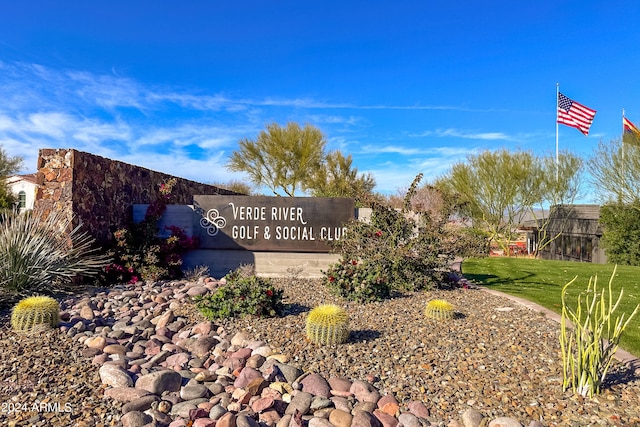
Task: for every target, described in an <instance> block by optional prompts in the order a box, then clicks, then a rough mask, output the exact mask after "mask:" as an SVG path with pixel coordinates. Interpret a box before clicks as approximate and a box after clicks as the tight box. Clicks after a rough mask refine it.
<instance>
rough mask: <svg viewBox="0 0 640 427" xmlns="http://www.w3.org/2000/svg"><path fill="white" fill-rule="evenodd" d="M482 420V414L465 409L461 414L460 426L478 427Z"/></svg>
mask: <svg viewBox="0 0 640 427" xmlns="http://www.w3.org/2000/svg"><path fill="white" fill-rule="evenodd" d="M483 418H484V417H483V416H482V414H481V413H480V412H478V411H476V410H475V409H467V410H466V411H464V412H463V413H462V425H464V427H480V424H481V423H482V419H483Z"/></svg>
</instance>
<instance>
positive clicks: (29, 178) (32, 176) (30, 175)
mask: <svg viewBox="0 0 640 427" xmlns="http://www.w3.org/2000/svg"><path fill="white" fill-rule="evenodd" d="M18 181H26V182H29V183H31V184H36V174H35V173H27V174H24V175H11V176H10V177H8V178H7V182H9V183H14V182H18Z"/></svg>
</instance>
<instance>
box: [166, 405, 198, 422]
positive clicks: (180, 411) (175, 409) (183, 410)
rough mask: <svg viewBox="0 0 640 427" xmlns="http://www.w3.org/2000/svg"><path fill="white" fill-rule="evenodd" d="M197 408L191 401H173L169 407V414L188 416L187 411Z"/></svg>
mask: <svg viewBox="0 0 640 427" xmlns="http://www.w3.org/2000/svg"><path fill="white" fill-rule="evenodd" d="M194 409H198V407H197V406H196V405H195V404H194V403H193V402H180V403H175V404H173V406H172V407H171V412H169V414H171V415H177V416H179V417H182V418H189V412H190V411H192V410H194Z"/></svg>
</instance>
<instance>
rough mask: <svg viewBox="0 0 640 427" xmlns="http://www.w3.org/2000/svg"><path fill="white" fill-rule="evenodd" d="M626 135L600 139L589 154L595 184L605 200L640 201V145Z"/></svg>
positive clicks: (621, 202) (635, 202)
mask: <svg viewBox="0 0 640 427" xmlns="http://www.w3.org/2000/svg"><path fill="white" fill-rule="evenodd" d="M628 141H635V140H630V139H627V138H625V140H624V141H623V140H621V139H617V140H613V141H609V142H607V143H605V142H600V144H598V147H597V148H596V149H595V150H594V152H593V155H592V156H591V157H590V158H589V161H588V166H589V172H590V174H591V177H592V183H593V187H594V188H595V190H596V192H597V193H598V196H599V198H600V199H601V200H602V201H604V202H605V203H609V202H613V203H618V204H623V205H637V204H639V202H640V145H636V144H633V143H628Z"/></svg>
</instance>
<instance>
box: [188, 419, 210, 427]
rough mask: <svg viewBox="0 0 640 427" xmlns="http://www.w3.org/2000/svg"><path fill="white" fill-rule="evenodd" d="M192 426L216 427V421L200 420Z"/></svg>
mask: <svg viewBox="0 0 640 427" xmlns="http://www.w3.org/2000/svg"><path fill="white" fill-rule="evenodd" d="M191 426H192V427H215V426H216V420H212V419H211V418H198V419H196V420H195V421H194V422H193V424H191Z"/></svg>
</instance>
